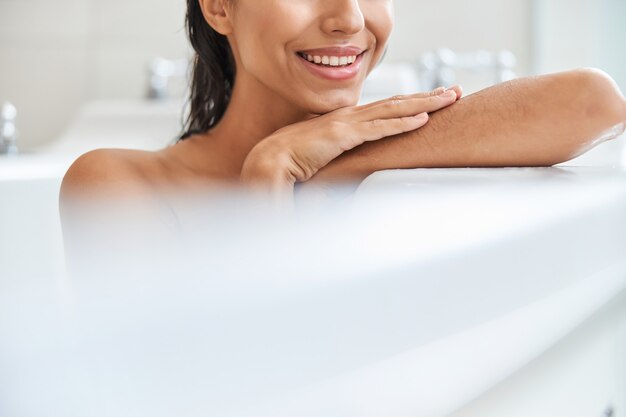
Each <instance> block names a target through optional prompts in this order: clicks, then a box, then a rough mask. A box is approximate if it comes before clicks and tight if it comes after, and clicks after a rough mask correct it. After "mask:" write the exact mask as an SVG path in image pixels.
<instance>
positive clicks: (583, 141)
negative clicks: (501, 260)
mask: <svg viewBox="0 0 626 417" xmlns="http://www.w3.org/2000/svg"><path fill="white" fill-rule="evenodd" d="M625 121H626V104H625V103H624V98H623V96H621V94H620V93H619V91H618V90H617V88H616V87H615V86H614V85H613V83H612V82H611V81H610V80H609V79H608V78H606V77H605V76H603V75H602V74H599V73H597V72H593V71H586V70H579V71H571V72H566V73H560V74H552V75H546V76H540V77H533V78H524V79H519V80H515V81H512V82H508V83H504V84H500V85H497V86H494V87H492V88H489V89H486V90H483V91H481V92H479V93H476V94H473V95H471V96H468V97H466V98H463V99H461V100H459V101H458V102H457V103H456V104H454V105H452V106H450V107H448V108H445V109H443V110H440V111H438V112H436V113H433V114H431V119H430V121H429V122H428V124H427V125H426V126H424V127H422V128H420V129H418V130H416V131H413V132H409V133H405V134H402V135H397V136H393V137H389V138H385V139H382V140H378V141H375V142H367V143H365V144H363V145H361V146H359V147H357V148H355V149H353V150H352V151H349V152H346V153H344V154H343V155H341V156H340V157H338V158H336V159H335V160H333V161H332V162H331V163H330V164H328V165H327V166H326V167H324V168H323V169H321V170H320V171H319V172H318V174H317V175H316V176H314V177H313V178H312V180H311V181H313V182H315V181H333V180H362V179H364V178H365V177H367V176H368V175H369V174H371V173H373V172H375V171H380V170H385V169H395V168H434V167H441V168H443V167H502V166H551V165H554V164H557V163H560V162H564V161H567V160H570V159H572V158H574V157H576V156H578V155H580V154H582V153H584V152H585V151H587V150H588V149H589V148H590V147H592V146H594V144H596V143H597V141H598V139H599V138H601V137H602V136H603V134H604V133H605V132H606V131H607V130H608V129H610V128H614V127H615V126H616V125H618V124H620V123H624V122H625Z"/></svg>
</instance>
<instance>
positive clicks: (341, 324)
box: [0, 157, 626, 417]
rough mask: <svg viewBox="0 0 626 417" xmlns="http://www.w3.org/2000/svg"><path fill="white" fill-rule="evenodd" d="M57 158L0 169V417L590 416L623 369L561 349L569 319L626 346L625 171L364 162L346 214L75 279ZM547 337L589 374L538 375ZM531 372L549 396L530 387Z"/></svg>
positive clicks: (214, 241)
mask: <svg viewBox="0 0 626 417" xmlns="http://www.w3.org/2000/svg"><path fill="white" fill-rule="evenodd" d="M67 162H68V161H67V158H66V159H64V158H62V157H49V158H48V157H41V158H37V157H31V158H30V159H29V158H26V159H22V162H20V161H16V162H15V164H19V163H24V164H26V163H32V164H34V166H37V167H38V169H39V171H38V172H39V174H37V175H33V174H32V173H33V172H35V171H34V170H28V169H25V172H30V173H31V176H30V177H29V178H26V176H24V177H23V178H22V177H20V178H18V177H19V176H17V174H16V173H17V172H18V170H16V169H17V168H16V169H9V168H6V167H8V165H6V164H2V165H0V196H1V197H0V198H1V201H2V204H1V206H0V233H1V234H0V236H1V238H0V245H1V246H0V250H1V251H0V286H1V287H0V341H2V343H0V369H1V370H2V371H1V372H0V415H2V416H7V417H14V416H22V415H28V416H46V417H50V416H53V417H54V416H67V415H92V416H113V415H114V416H116V417H119V416H126V415H128V416H130V415H133V416H136V415H151V416H171V415H221V416H255V417H258V416H272V417H274V416H293V415H299V416H321V415H324V416H335V415H336V416H342V417H346V416H379V415H393V416H445V415H450V414H451V413H453V412H456V414H455V415H456V416H470V415H489V414H488V413H487V412H486V411H485V410H490V409H491V410H492V411H493V410H497V411H498V412H499V413H500V415H502V413H503V412H504V413H509V414H511V413H513V411H514V410H516V412H520V413H523V412H524V410H526V411H528V412H531V411H536V410H533V408H532V407H533V405H534V406H535V407H536V404H537V401H540V402H541V401H544V404H548V403H549V402H550V401H552V403H550V404H551V405H552V406H553V407H554V408H555V409H557V410H568V411H567V413H566V414H567V415H568V416H579V415H580V416H583V415H584V416H588V415H600V414H601V413H602V412H603V411H604V409H605V408H606V407H608V406H609V405H610V404H612V405H614V406H615V407H616V409H619V407H620V406H621V407H624V405H625V403H626V398H624V395H623V393H624V386H623V385H620V383H623V377H624V375H626V366H625V364H624V363H623V361H622V362H620V358H619V357H618V356H617V355H614V356H610V357H608V356H607V357H605V356H602V355H600V354H596V355H593V354H589V355H587V356H585V355H582V354H581V353H580V352H582V351H583V350H581V349H582V348H581V349H579V350H578V351H577V350H576V349H574V348H572V347H571V346H574V342H573V340H574V341H575V340H578V339H572V337H574V336H573V335H575V334H576V333H577V332H580V331H581V330H580V329H583V328H584V326H583V327H580V326H581V325H582V324H584V323H587V324H586V325H587V326H592V327H593V323H596V322H598V323H601V325H602V326H605V327H606V326H609V327H608V328H610V329H614V331H613V330H607V331H606V332H604V333H601V334H602V335H603V339H602V340H603V343H604V345H606V346H609V347H615V346H616V344H618V343H623V340H626V339H620V338H619V337H618V333H617V332H618V328H617V327H615V326H618V325H620V324H619V323H622V324H621V325H622V326H623V315H624V308H622V306H624V305H626V304H624V302H623V295H624V289H625V288H626V256H625V254H626V214H625V213H626V170H625V169H624V168H623V167H614V168H612V167H595V168H594V167H570V168H567V167H561V168H503V169H418V170H397V171H385V172H380V173H376V174H374V175H373V176H371V177H370V178H368V179H367V180H366V181H365V182H364V183H363V184H362V186H361V187H360V188H359V190H358V191H357V193H356V194H355V196H354V198H353V201H352V207H351V208H350V209H349V210H347V209H346V210H345V211H340V212H337V213H335V214H333V215H331V214H329V213H327V214H326V215H325V216H324V217H323V218H316V217H315V216H310V217H306V218H304V219H303V220H302V222H299V223H296V224H293V223H292V224H289V225H286V226H285V227H283V228H280V227H274V226H275V225H272V228H269V226H268V225H264V224H257V225H256V228H255V229H254V233H251V232H250V231H246V230H245V229H238V231H236V232H233V233H234V234H233V235H231V238H230V239H226V238H225V236H226V235H225V233H224V231H225V230H226V229H220V228H225V227H226V225H228V221H229V219H228V218H216V219H211V221H210V223H209V224H210V226H211V227H212V229H211V238H209V239H206V240H199V241H198V242H197V245H195V246H191V248H192V250H191V251H190V253H189V254H187V256H186V257H185V258H184V259H185V263H184V264H182V263H181V264H180V265H174V270H173V271H172V270H169V271H168V270H162V271H159V272H157V273H155V274H154V275H152V276H150V277H148V278H146V277H144V278H138V277H136V276H133V277H124V276H116V277H109V278H110V279H108V280H106V281H102V280H100V279H97V278H96V277H95V276H94V278H93V281H91V280H89V279H87V280H83V281H81V282H78V283H77V282H70V281H68V280H67V277H66V275H65V272H64V268H63V262H62V256H63V253H62V247H61V236H60V227H59V224H58V218H57V214H58V213H57V211H56V210H57V209H56V204H57V202H56V197H57V196H56V193H57V191H58V186H59V183H60V174H61V173H62V172H63V171H64V168H65V166H66V164H67ZM3 168H4V170H3ZM20 169H21V168H20ZM288 226H289V227H288ZM207 236H208V235H207ZM302 236H307V239H305V240H303V239H302ZM222 237H224V238H222ZM285 242H289V244H288V245H285ZM193 248H196V249H197V250H198V252H197V253H194V250H193ZM242 254H243V255H242ZM620 297H621V298H620ZM616 300H617V301H616ZM620 300H622V301H620ZM612 303H613V304H612ZM615 303H617V307H611V306H612V305H615ZM607 309H608V310H607ZM607 311H608V313H607ZM603 312H604V313H603ZM601 314H605V316H601ZM607 314H608V315H607ZM598 317H601V320H600V319H598ZM602 317H603V318H602ZM598 320H600V321H598ZM619 320H622V321H621V322H620V321H619ZM602 323H603V324H602ZM606 323H609V324H608V325H607V324H606ZM616 323H617V324H616ZM596 327H597V326H596ZM583 340H588V338H587V339H585V338H583ZM577 343H578V344H576V345H575V346H576V347H578V346H579V345H581V343H582V342H580V341H579V342H577ZM562 344H565V347H561V348H560V349H565V350H567V349H568V348H567V346H570V347H569V352H570V353H571V355H572V356H573V358H574V359H573V360H574V361H575V362H576V361H578V362H579V363H585V364H588V365H589V366H591V367H593V366H595V369H600V370H602V372H600V371H598V372H596V373H590V372H588V370H587V371H586V370H585V369H587V368H581V369H577V372H578V373H576V374H574V375H572V374H571V372H570V371H571V369H572V368H571V367H568V368H567V369H569V370H570V371H567V369H566V370H561V371H560V373H557V372H554V373H550V376H549V378H552V379H549V378H548V377H545V376H544V377H543V379H541V380H540V381H538V380H537V375H541V373H540V372H539V371H536V370H535V371H534V373H533V372H531V370H532V369H534V368H533V367H535V368H536V367H537V366H538V365H537V364H538V363H540V364H541V363H544V365H542V367H541V369H551V368H549V367H550V366H551V365H550V364H553V363H554V362H555V361H554V360H552V361H547V360H546V359H545V358H546V357H549V356H546V355H549V354H550V349H555V348H556V347H558V346H562ZM572 352H573V353H572ZM576 352H578V353H576ZM585 352H587V351H585ZM594 352H595V351H594ZM598 352H601V351H598ZM577 355H578V356H577ZM583 360H584V362H583ZM542 361H543V362H542ZM546 361H547V362H546ZM546 363H547V364H546ZM599 365H602V366H599ZM568 372H570V373H568ZM528 375H531V376H533V375H534V376H535V378H534V379H533V378H531V377H529V376H528ZM523 378H526V381H525V382H524V379H523ZM546 378H548V379H546ZM571 378H575V379H576V378H577V379H579V380H580V381H582V382H581V383H580V384H578V385H576V386H562V385H561V383H562V381H567V380H571ZM620 378H622V379H621V380H620ZM516 381H517V382H516ZM520 381H521V382H520ZM542 381H543V383H544V385H545V384H546V383H547V382H546V381H558V383H557V382H555V384H556V385H552V386H551V387H552V389H554V391H555V392H556V391H557V390H562V391H564V392H567V393H568V397H567V398H566V399H563V398H560V397H559V396H557V395H551V393H550V392H549V390H550V385H549V384H548V388H547V390H544V392H536V391H533V390H532V387H533V386H535V385H536V384H539V383H541V382H542ZM620 381H621V382H620ZM583 382H584V383H583ZM516 384H517V385H516ZM511 386H517V387H518V388H517V391H515V390H514V389H512V388H509V391H508V395H509V397H506V396H505V395H500V394H498V395H497V396H496V398H495V399H494V398H493V397H494V394H493V393H494V392H498V391H497V390H498V389H499V387H511ZM557 387H558V388H557ZM559 392H560V391H559ZM616 393H617V394H616ZM497 398H509V402H510V404H509V408H506V406H503V405H502V404H497V402H498V401H497ZM481 401H482V402H481ZM498 407H500V408H498ZM502 407H504V408H502ZM477 410H478V411H477ZM503 410H504V411H503ZM472 413H478V414H472ZM494 413H495V411H494ZM494 415H497V413H496V414H494ZM511 415H513V414H511ZM519 415H523V414H519ZM526 415H530V414H526ZM534 415H541V414H536V413H535V414H534ZM617 415H619V414H617Z"/></svg>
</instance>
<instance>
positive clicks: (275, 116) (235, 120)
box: [210, 74, 313, 172]
mask: <svg viewBox="0 0 626 417" xmlns="http://www.w3.org/2000/svg"><path fill="white" fill-rule="evenodd" d="M311 117H313V115H312V114H309V113H306V112H304V111H302V110H300V109H298V108H296V107H295V106H294V105H293V103H290V102H289V101H287V100H285V99H284V98H282V97H281V96H279V95H277V94H276V93H275V92H274V91H272V90H270V89H269V88H268V87H266V86H265V85H263V84H261V83H260V82H259V81H258V80H256V79H254V78H253V77H252V76H250V75H247V74H242V76H241V77H238V78H237V82H236V83H235V85H234V87H233V92H232V95H231V100H230V103H229V105H228V107H227V109H226V112H225V113H224V116H223V117H222V119H221V120H220V122H219V123H218V124H217V125H216V126H215V127H214V128H213V129H212V130H211V139H210V140H213V141H215V142H216V145H218V146H219V147H220V149H222V150H223V152H224V153H223V154H224V155H225V157H227V158H229V164H230V165H231V167H232V169H233V170H234V171H235V172H239V171H241V167H242V165H243V162H244V160H245V159H246V156H247V155H248V153H249V152H250V151H251V150H252V148H253V147H254V146H255V145H256V144H257V143H259V142H260V141H262V140H263V139H264V138H266V137H267V136H269V135H271V134H272V133H274V132H275V131H277V130H278V129H280V128H282V127H285V126H287V125H290V124H293V123H297V122H300V121H302V120H306V119H309V118H311Z"/></svg>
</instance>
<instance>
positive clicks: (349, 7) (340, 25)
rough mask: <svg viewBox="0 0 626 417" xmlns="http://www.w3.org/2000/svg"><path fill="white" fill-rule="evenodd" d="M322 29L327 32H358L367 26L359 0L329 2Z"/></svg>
mask: <svg viewBox="0 0 626 417" xmlns="http://www.w3.org/2000/svg"><path fill="white" fill-rule="evenodd" d="M327 3H328V4H329V10H328V11H327V12H326V14H325V17H324V19H323V23H322V29H323V30H324V31H325V32H327V33H337V32H340V33H347V34H353V33H358V32H360V31H361V30H363V28H364V27H365V18H364V16H363V12H362V11H361V7H360V6H359V1H358V0H332V1H330V2H327Z"/></svg>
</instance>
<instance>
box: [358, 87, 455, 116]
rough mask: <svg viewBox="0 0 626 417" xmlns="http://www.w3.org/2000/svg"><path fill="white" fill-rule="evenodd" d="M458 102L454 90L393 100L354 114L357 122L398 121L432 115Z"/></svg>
mask: <svg viewBox="0 0 626 417" xmlns="http://www.w3.org/2000/svg"><path fill="white" fill-rule="evenodd" d="M456 100H457V93H456V92H455V91H454V90H448V91H445V92H444V93H442V94H439V95H431V96H428V97H415V98H412V97H408V98H393V97H392V98H391V99H388V100H385V101H382V102H380V103H379V104H377V105H375V106H371V107H368V108H364V109H360V110H357V111H356V112H355V113H354V114H355V116H356V117H357V120H360V121H366V120H376V119H397V118H400V117H408V116H414V115H416V114H419V113H423V112H427V113H431V112H434V111H437V110H440V109H442V108H444V107H447V106H449V105H450V104H452V103H454V102H455V101H456Z"/></svg>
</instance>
